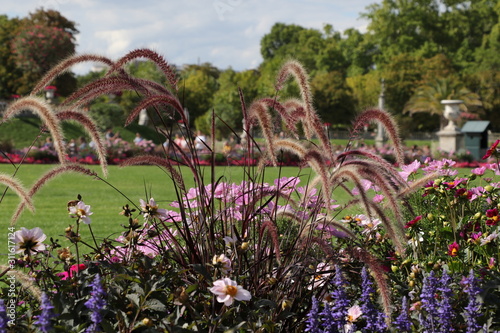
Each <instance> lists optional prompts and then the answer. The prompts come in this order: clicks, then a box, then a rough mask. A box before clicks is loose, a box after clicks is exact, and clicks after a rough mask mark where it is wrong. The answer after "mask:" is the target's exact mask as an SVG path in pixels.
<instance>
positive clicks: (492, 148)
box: [483, 139, 500, 160]
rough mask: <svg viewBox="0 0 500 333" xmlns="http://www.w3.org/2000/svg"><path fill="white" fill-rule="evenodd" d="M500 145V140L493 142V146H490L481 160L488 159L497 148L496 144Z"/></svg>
mask: <svg viewBox="0 0 500 333" xmlns="http://www.w3.org/2000/svg"><path fill="white" fill-rule="evenodd" d="M499 143H500V139H499V140H497V141H495V143H494V144H492V145H491V147H490V149H488V151H487V152H486V154H484V156H483V160H485V159H487V158H488V157H490V156H491V155H492V154H493V153H494V152H496V149H497V146H498V144H499Z"/></svg>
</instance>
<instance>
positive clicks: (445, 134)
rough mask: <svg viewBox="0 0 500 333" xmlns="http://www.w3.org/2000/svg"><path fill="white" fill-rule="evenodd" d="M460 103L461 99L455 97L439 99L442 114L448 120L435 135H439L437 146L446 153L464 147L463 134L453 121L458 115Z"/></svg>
mask: <svg viewBox="0 0 500 333" xmlns="http://www.w3.org/2000/svg"><path fill="white" fill-rule="evenodd" d="M462 103H463V101H462V100H457V99H452V100H442V101H441V104H443V105H444V112H443V115H444V117H445V118H446V119H447V120H448V125H446V126H445V127H444V128H443V129H442V130H441V131H439V132H437V135H438V137H439V148H440V149H441V150H443V151H445V152H448V153H450V152H457V151H459V150H460V149H462V148H463V147H464V144H463V140H464V134H463V133H462V132H461V131H460V129H459V128H458V127H457V126H456V125H455V121H456V120H457V119H458V117H460V109H459V106H460V104H462Z"/></svg>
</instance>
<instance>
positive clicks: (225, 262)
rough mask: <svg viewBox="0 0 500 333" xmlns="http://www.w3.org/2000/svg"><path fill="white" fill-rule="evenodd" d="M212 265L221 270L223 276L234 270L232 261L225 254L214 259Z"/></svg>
mask: <svg viewBox="0 0 500 333" xmlns="http://www.w3.org/2000/svg"><path fill="white" fill-rule="evenodd" d="M212 264H213V265H214V266H215V267H218V268H220V270H221V272H222V274H227V273H229V272H230V271H231V270H232V268H231V259H229V258H228V257H226V255H225V254H221V255H220V256H217V255H215V256H214V258H213V259H212Z"/></svg>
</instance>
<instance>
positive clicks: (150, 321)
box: [142, 318, 153, 327]
mask: <svg viewBox="0 0 500 333" xmlns="http://www.w3.org/2000/svg"><path fill="white" fill-rule="evenodd" d="M142 324H143V325H144V326H147V327H151V326H153V321H152V320H151V319H149V318H144V319H143V320H142Z"/></svg>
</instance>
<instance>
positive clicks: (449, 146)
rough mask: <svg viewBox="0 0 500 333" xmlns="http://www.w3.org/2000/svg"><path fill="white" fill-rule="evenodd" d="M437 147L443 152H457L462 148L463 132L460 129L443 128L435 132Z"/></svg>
mask: <svg viewBox="0 0 500 333" xmlns="http://www.w3.org/2000/svg"><path fill="white" fill-rule="evenodd" d="M437 135H438V137H439V148H440V149H441V150H442V151H445V152H448V153H450V152H457V151H459V150H460V149H462V148H463V140H464V134H463V133H462V132H460V131H455V130H445V129H443V130H442V131H439V132H437Z"/></svg>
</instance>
